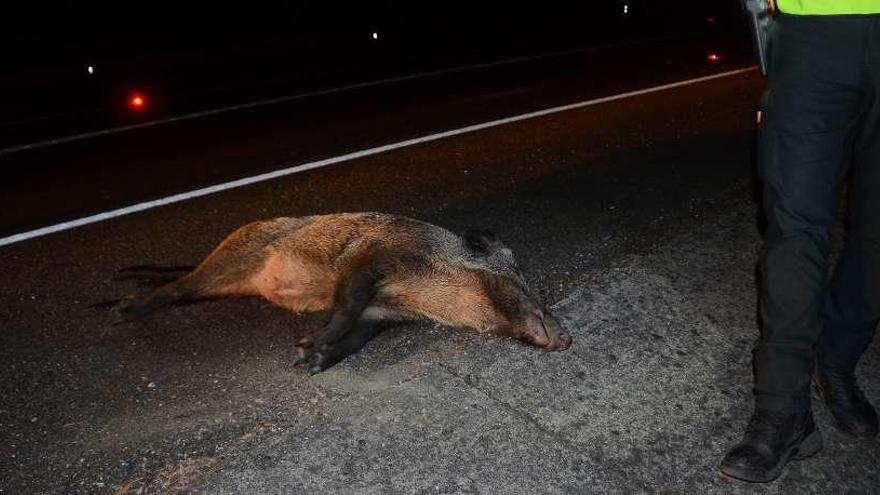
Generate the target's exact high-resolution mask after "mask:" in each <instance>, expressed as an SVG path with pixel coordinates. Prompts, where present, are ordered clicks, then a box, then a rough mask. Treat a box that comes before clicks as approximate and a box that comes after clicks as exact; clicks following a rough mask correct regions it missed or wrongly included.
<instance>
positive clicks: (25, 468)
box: [0, 49, 880, 493]
mask: <svg viewBox="0 0 880 495" xmlns="http://www.w3.org/2000/svg"><path fill="white" fill-rule="evenodd" d="M701 50H702V49H701ZM590 56H598V55H590ZM605 56H608V57H610V55H608V54H605ZM612 58H614V59H615V60H620V57H612ZM582 62H583V60H582V59H580V58H578V57H572V58H566V57H563V58H554V59H552V60H542V61H536V62H530V64H534V65H529V64H525V65H523V66H520V67H519V68H518V69H516V70H514V69H512V68H510V67H505V68H501V69H499V70H501V71H502V72H504V71H509V72H507V75H508V77H507V78H505V77H501V76H499V78H498V81H499V82H498V84H499V85H500V86H499V87H496V88H494V91H490V92H488V93H485V94H482V95H480V94H477V95H476V96H474V95H473V94H472V93H469V92H467V91H465V90H460V91H459V90H457V89H454V88H464V87H467V86H466V85H465V84H464V83H462V84H461V85H458V84H456V85H450V84H448V83H446V82H445V79H441V80H440V82H439V84H437V85H436V86H435V85H433V84H432V83H431V81H417V82H416V83H414V86H412V87H411V86H406V88H399V87H398V88H376V89H371V90H366V91H363V92H355V93H346V94H340V95H335V96H328V97H326V101H323V102H312V101H308V102H300V103H296V104H293V105H291V106H289V107H287V106H285V107H283V108H282V107H277V108H275V107H273V108H271V109H265V114H264V115H263V113H262V112H264V111H263V110H261V111H260V112H255V113H253V114H247V115H241V116H234V115H229V116H226V117H223V119H228V120H223V121H222V122H221V121H207V120H206V121H192V122H189V123H186V124H181V125H180V126H179V127H168V128H155V129H152V130H149V131H136V132H133V133H125V134H120V135H116V136H111V137H107V138H102V139H100V140H95V141H82V142H78V143H72V144H69V145H64V146H59V147H53V148H46V149H43V150H39V151H35V152H28V153H27V154H22V155H19V154H13V155H8V156H4V157H3V158H2V160H4V170H8V168H7V167H5V165H6V164H8V163H9V162H8V161H9V160H15V161H16V162H15V163H18V164H30V165H33V166H35V165H34V164H40V163H44V164H45V163H54V164H57V166H58V167H60V170H64V171H68V170H69V171H72V172H70V173H66V172H65V174H50V173H45V174H43V176H42V177H44V178H46V180H45V181H44V182H41V181H39V180H37V179H35V182H34V183H32V184H28V186H33V189H32V190H30V192H28V191H27V190H26V189H27V186H25V185H24V183H23V182H19V183H18V185H19V187H18V188H15V187H10V186H8V185H7V186H6V190H4V196H3V197H4V201H5V202H6V208H5V211H4V221H3V225H4V229H6V232H7V233H9V232H15V231H19V230H21V229H22V228H26V227H27V228H29V227H33V226H40V225H45V224H47V223H50V222H51V221H52V220H53V219H65V218H71V217H74V216H76V215H78V214H82V213H90V212H95V211H100V210H101V209H102V208H106V207H113V206H117V205H120V204H126V203H129V202H133V201H137V200H141V199H146V198H149V197H153V196H155V195H157V194H167V193H170V192H175V191H178V190H182V189H184V188H186V187H192V186H193V185H202V184H204V183H213V182H215V181H218V180H225V179H227V178H230V177H237V176H241V175H244V174H246V173H252V172H255V171H262V170H267V169H270V168H271V167H272V166H277V165H278V164H279V163H280V162H284V163H290V162H292V163H296V162H298V161H303V160H308V159H313V158H316V157H321V156H327V154H328V153H330V152H332V153H342V152H345V151H350V150H351V149H360V148H362V147H366V146H369V145H375V144H382V143H384V142H390V141H393V140H397V139H402V138H406V137H407V136H412V135H421V134H423V133H425V132H436V131H437V130H444V129H445V128H449V127H454V126H457V125H466V124H469V123H475V122H479V121H481V120H485V119H487V118H497V117H499V116H504V115H510V114H518V113H523V112H526V111H530V110H534V109H536V108H541V107H544V106H549V105H548V104H560V103H566V102H570V101H576V100H578V99H583V98H584V97H595V96H601V95H604V94H613V93H615V92H620V91H625V90H627V89H634V88H637V87H639V86H640V85H643V86H649V85H652V84H655V83H658V82H663V81H669V80H676V79H684V78H687V77H692V76H694V75H700V74H706V73H710V72H712V71H719V70H724V69H723V68H718V67H712V66H707V65H705V64H701V63H697V62H696V61H695V60H693V61H692V63H690V64H685V63H682V64H681V65H677V64H676V63H671V64H666V63H665V61H660V60H658V59H657V58H656V57H653V58H650V59H646V60H645V61H644V63H645V64H646V65H645V67H653V66H651V64H654V63H659V64H660V65H662V66H667V65H669V66H671V68H669V69H665V70H660V69H657V70H656V71H654V72H652V71H650V70H647V69H646V74H651V75H639V74H635V73H626V72H625V71H623V70H622V71H621V72H620V74H619V79H617V80H616V82H615V78H617V77H618V76H612V75H608V74H602V73H597V72H601V71H597V70H596V69H595V67H596V66H590V67H591V68H590V70H587V69H585V68H584V67H585V66H584V65H583V64H582ZM701 62H702V60H701ZM545 64H549V65H550V66H551V67H555V70H556V72H553V71H551V69H550V68H548V66H547V65H545ZM566 64H573V67H569V68H568V69H566ZM726 68H731V67H726ZM632 70H634V71H636V66H635V65H634V66H633V69H632ZM636 72H638V71H636ZM492 73H493V74H494V72H492ZM536 74H537V75H536ZM540 74H545V75H547V76H548V77H549V79H550V80H553V79H559V80H560V81H562V82H559V83H558V84H557V83H550V82H547V81H548V78H547V77H539V75H540ZM572 74H579V76H577V77H575V76H574V75H572ZM502 75H503V74H502ZM569 75H571V78H570V79H568V78H567V77H568V76H569ZM513 76H516V77H517V78H518V77H522V78H523V79H522V81H523V84H522V86H518V85H517V84H516V83H515V82H513V81H512V80H511V79H510V78H511V77H513ZM556 76H559V77H558V78H556ZM636 76H638V77H636ZM455 77H460V78H462V80H463V81H467V80H468V76H467V74H457V75H455ZM471 77H474V78H476V79H477V80H476V81H471V83H472V84H473V87H474V88H480V87H483V86H482V85H483V84H485V83H486V80H484V79H483V78H484V77H488V76H487V75H486V73H481V75H475V74H471ZM529 77H533V78H534V80H530V79H528V78H529ZM514 79H516V78H514ZM517 80H519V79H517ZM540 81H545V84H541V83H540ZM437 82H438V81H434V83H437ZM762 84H763V82H762V80H761V79H760V78H759V77H758V76H757V75H756V74H755V73H746V74H742V75H739V76H732V77H728V78H723V79H718V80H715V81H711V82H704V83H700V84H696V85H692V86H688V87H684V88H679V89H673V90H668V91H664V92H661V93H654V94H649V95H644V96H639V97H634V98H628V99H624V100H619V101H615V102H613V103H608V104H604V105H598V106H592V107H587V108H584V109H579V110H573V111H568V112H563V113H558V114H554V115H550V116H546V117H542V118H536V119H531V120H527V121H522V122H518V123H515V124H510V125H505V126H500V127H495V128H492V129H487V130H484V131H480V132H475V133H470V134H465V135H461V136H457V137H453V138H448V139H443V140H438V141H434V142H431V143H426V144H422V145H418V146H413V147H408V148H404V149H400V150H397V151H394V152H389V153H384V154H380V155H376V156H372V157H368V158H364V159H359V160H354V161H351V162H347V163H345V164H340V165H337V166H333V167H328V168H324V169H320V170H314V171H311V172H307V173H303V174H297V175H293V176H289V177H286V178H283V179H278V180H274V181H270V182H265V183H261V184H257V185H253V186H249V187H246V188H241V189H236V190H232V191H227V192H224V193H221V194H217V195H212V196H207V197H203V198H198V199H194V200H191V201H187V202H183V203H179V204H175V205H170V206H166V207H162V208H157V209H154V210H150V211H146V212H142V213H138V214H135V215H131V216H126V217H122V218H118V219H115V220H110V221H106V222H102V223H97V224H93V225H89V226H85V227H81V228H78V229H75V230H70V231H67V232H62V233H58V234H54V235H50V236H46V237H42V238H38V239H33V240H29V241H25V242H22V243H18V244H14V245H10V246H5V247H2V248H0V250H2V251H0V253H2V254H0V273H2V274H3V283H2V285H0V322H2V329H0V339H2V340H0V363H2V365H0V380H2V382H0V401H2V402H0V425H2V429H0V456H2V457H0V480H2V481H0V489H2V491H3V493H162V492H165V491H173V490H176V489H183V490H186V491H191V492H199V493H315V492H321V493H351V492H358V493H752V492H758V493H828V492H834V493H838V492H840V493H869V492H872V491H877V486H880V474H878V471H877V466H878V465H880V446H878V442H877V441H876V440H873V441H870V442H863V443H858V442H854V441H850V440H848V439H847V438H846V437H844V436H843V435H841V434H838V433H837V432H836V431H834V430H833V429H832V428H831V425H830V422H829V418H828V416H827V414H825V412H824V409H823V408H822V406H821V405H819V404H817V405H816V409H817V412H818V417H819V422H820V427H821V428H822V429H823V431H824V432H825V438H826V447H825V450H824V451H823V452H822V453H821V454H820V455H819V456H817V457H815V458H813V459H809V460H806V461H802V462H798V463H794V464H793V465H792V466H791V468H790V469H789V470H788V471H787V472H786V473H785V474H784V475H783V476H782V478H780V480H779V481H777V482H775V483H773V484H770V485H765V486H754V485H747V484H742V483H740V482H735V481H732V480H728V479H726V478H723V477H722V476H721V475H719V474H718V472H717V464H718V462H719V461H720V458H721V456H722V455H723V453H724V451H725V450H726V448H727V447H729V446H730V445H731V444H732V443H733V442H735V441H736V440H737V439H738V438H739V435H740V434H741V431H742V428H743V427H744V425H745V422H746V421H747V419H748V414H749V412H750V408H751V400H752V399H751V395H750V387H751V370H750V357H751V355H750V349H751V345H752V343H753V341H754V339H755V337H756V335H757V325H756V322H755V300H756V295H755V289H754V262H755V260H756V259H757V249H758V246H759V242H760V236H759V229H758V222H757V216H758V215H757V208H758V205H757V204H756V203H755V194H754V190H755V179H754V177H753V174H752V170H753V168H752V149H753V118H754V113H753V111H754V105H755V102H756V100H757V97H758V95H759V93H760V91H761V88H762ZM510 87H515V88H518V89H509V88H510ZM373 91H380V92H382V91H385V92H387V93H383V95H382V96H379V95H376V94H375V93H373ZM422 91H424V92H422ZM432 91H433V93H432ZM477 93H479V91H478V92H477ZM440 94H442V95H444V96H443V97H442V98H440V97H437V98H428V97H427V95H434V96H437V95H440ZM389 95H398V96H400V100H398V99H395V98H391V96H389ZM571 97H574V99H571ZM410 98H411V99H410ZM392 101H393V102H394V103H389V102H392ZM323 104H326V105H327V106H328V107H329V108H333V109H335V110H334V111H333V112H330V111H329V110H328V112H327V113H324V112H319V111H318V110H319V109H321V108H323V107H321V105H323ZM303 106H304V107H305V108H309V109H311V110H312V111H311V112H305V113H304V112H303ZM365 109H366V110H365ZM260 115H263V117H261V116H260ZM444 116H445V117H444ZM263 119H265V120H263ZM435 119H438V120H435ZM211 129H214V130H217V132H216V133H213V131H211ZM231 130H237V131H238V132H240V133H241V134H242V135H241V136H238V134H237V133H236V132H231ZM220 131H223V132H220ZM331 131H332V132H331ZM174 136H176V139H172V137H174ZM192 136H195V137H196V138H197V139H194V138H193V137H192ZM237 136H238V137H237ZM292 136H295V137H292ZM307 145H310V146H311V147H310V146H307ZM285 157H286V158H285ZM221 158H222V160H221V162H220V163H218V164H217V166H216V167H214V166H213V165H212V163H214V161H215V159H216V160H220V159H221ZM255 159H256V160H255ZM279 159H280V160H279ZM255 161H256V163H255V164H254V162H255ZM90 163H94V164H95V166H96V167H97V168H99V169H100V170H101V171H102V172H101V173H98V172H97V171H94V170H92V169H91V168H90V166H89V164H90ZM247 163H250V164H251V165H247ZM114 164H115V165H116V166H119V167H122V166H123V165H122V164H127V165H125V166H126V168H125V171H124V172H122V171H121V172H120V173H119V174H117V175H116V176H114V177H115V178H114V179H113V180H108V181H105V182H102V180H104V179H105V178H106V177H109V176H110V175H113V174H109V173H108V172H107V170H108V167H111V168H112V167H113V166H114ZM131 164H136V166H135V165H131ZM33 166H32V167H31V169H32V171H33ZM129 166H131V167H132V168H128V167H129ZM190 166H191V167H192V168H190ZM177 170H180V171H181V175H182V176H184V177H181V178H179V180H177V179H175V174H174V172H175V171H177ZM194 171H195V172H194ZM199 171H202V172H203V173H202V172H199ZM34 173H35V172H34ZM21 174H22V175H21V176H20V177H33V176H28V175H27V174H26V173H25V172H21ZM80 174H81V175H82V177H81V178H79V179H78V177H79V175H80ZM56 176H57V177H56ZM63 177H67V179H66V180H64V178H63ZM151 178H153V179H154V180H150V179H151ZM28 180H30V179H28ZM77 181H81V182H77ZM101 184H106V188H107V191H109V192H108V193H107V194H104V193H103V192H99V191H103V189H101V187H104V186H101ZM118 184H122V185H121V186H118V187H117V185H118ZM16 189H18V190H19V191H16ZM96 193H97V194H96ZM361 210H374V211H386V212H392V213H398V214H405V215H409V216H413V217H417V218H419V219H422V220H426V221H430V222H434V223H438V224H440V225H444V226H446V227H448V228H450V229H452V230H462V229H464V228H465V227H470V226H480V227H485V228H490V229H492V230H494V231H495V232H496V233H498V235H499V236H500V237H501V238H502V239H503V240H505V241H506V242H507V243H508V244H509V245H510V246H511V248H512V249H513V250H514V252H515V253H516V254H517V256H518V258H519V260H520V264H521V265H522V268H523V272H524V274H525V276H526V278H527V279H528V280H529V281H530V282H531V284H532V285H533V287H534V288H535V289H536V291H537V292H538V293H539V294H540V296H541V297H542V298H543V299H545V300H546V301H547V302H548V303H550V304H551V305H552V307H553V308H554V309H555V312H556V313H557V314H558V315H559V316H560V317H561V318H562V320H563V323H564V325H566V326H567V327H568V328H569V329H570V331H571V333H572V335H573V337H574V344H573V345H572V348H571V349H570V350H568V351H566V352H563V353H552V354H548V353H543V352H540V351H537V350H535V349H532V348H529V347H525V346H523V345H520V344H518V343H516V342H512V341H509V340H505V339H501V338H485V337H480V336H477V335H475V334H473V333H471V332H467V331H464V330H457V329H449V328H443V327H435V326H430V325H423V324H412V325H406V326H403V327H401V328H398V329H394V330H391V331H389V332H386V333H384V334H383V335H381V336H379V337H378V338H377V339H376V340H375V341H374V342H372V343H370V344H369V345H368V346H367V347H366V348H365V349H364V350H363V351H362V352H360V353H359V354H357V355H355V356H352V357H351V358H349V359H347V360H345V361H344V362H342V363H340V364H339V365H338V366H336V367H334V368H332V369H331V370H329V371H327V372H325V373H322V374H320V375H316V376H314V377H309V376H308V374H307V373H306V371H305V370H303V369H300V368H296V367H293V366H291V364H290V363H291V361H292V359H293V357H294V351H293V343H294V342H296V340H297V339H298V337H299V336H300V335H301V334H302V333H303V332H304V331H306V329H308V328H310V326H312V325H314V324H315V322H316V321H317V318H316V317H314V316H308V315H304V316H299V317H297V316H292V315H290V314H287V313H285V312H283V311H280V310H278V309H276V308H272V307H270V306H269V305H268V304H266V303H263V302H261V301H257V300H225V301H214V302H209V303H204V304H198V305H192V306H186V307H181V308H176V309H174V310H171V311H169V312H166V313H163V314H161V315H159V316H157V317H156V318H155V319H153V320H151V321H149V322H144V323H140V324H131V325H124V326H112V325H111V321H112V319H113V316H112V315H111V314H109V313H108V312H107V311H104V310H100V309H93V308H91V307H90V305H92V304H94V303H96V302H100V301H105V300H108V299H113V298H117V297H119V296H121V295H123V294H126V293H129V292H131V291H133V290H136V288H134V287H132V286H130V285H126V284H125V283H122V282H119V281H116V280H114V277H115V276H116V275H117V270H119V269H120V268H123V267H126V266H131V265H138V264H144V263H155V264H160V265H186V264H193V263H195V262H197V261H198V260H200V259H201V258H202V257H203V256H204V255H205V254H206V253H208V252H209V251H210V250H211V249H212V248H213V247H214V246H215V245H216V243H217V242H219V241H220V240H221V239H222V238H223V237H224V236H225V235H226V234H228V233H229V232H230V231H231V230H233V229H234V228H236V227H237V226H239V225H241V224H243V223H245V222H248V221H251V220H254V219H258V218H266V217H273V216H279V215H307V214H314V213H322V212H334V211H361ZM878 370H880V348H878V346H877V345H875V346H873V347H872V349H871V350H870V351H869V352H868V354H867V355H866V357H865V359H864V364H863V366H862V368H861V372H862V374H863V377H864V378H865V379H864V383H865V385H866V389H867V390H866V391H867V395H868V396H869V398H871V399H873V400H874V402H875V403H877V402H880V381H878V380H877V379H876V378H877V376H878Z"/></svg>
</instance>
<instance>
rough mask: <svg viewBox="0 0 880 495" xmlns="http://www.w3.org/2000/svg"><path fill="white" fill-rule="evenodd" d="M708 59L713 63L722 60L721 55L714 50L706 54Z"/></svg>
mask: <svg viewBox="0 0 880 495" xmlns="http://www.w3.org/2000/svg"><path fill="white" fill-rule="evenodd" d="M706 60H708V61H709V62H712V63H713V64H714V63H718V62H721V55H719V54H717V53H714V52H713V53H710V54H709V55H706Z"/></svg>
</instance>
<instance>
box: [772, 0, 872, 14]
mask: <svg viewBox="0 0 880 495" xmlns="http://www.w3.org/2000/svg"><path fill="white" fill-rule="evenodd" d="M776 3H777V4H778V5H779V10H781V11H783V12H785V13H786V14H795V15H835V14H880V0H777V2H776Z"/></svg>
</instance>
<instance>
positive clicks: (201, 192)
mask: <svg viewBox="0 0 880 495" xmlns="http://www.w3.org/2000/svg"><path fill="white" fill-rule="evenodd" d="M755 69H757V67H755V66H752V67H746V68H744V69H737V70H732V71H727V72H721V73H718V74H713V75H710V76H704V77H698V78H695V79H688V80H685V81H678V82H674V83H669V84H663V85H660V86H653V87H650V88H645V89H640V90H636V91H630V92H627V93H621V94H616V95H611V96H605V97H602V98H596V99H592V100H586V101H580V102H577V103H571V104H568V105H562V106H557V107H552V108H547V109H544V110H538V111H536V112H529V113H524V114H520V115H515V116H513V117H507V118H503V119H498V120H492V121H490V122H483V123H481V124H474V125H470V126H467V127H461V128H458V129H452V130H449V131H445V132H439V133H436V134H429V135H427V136H421V137H417V138H413V139H407V140H405V141H400V142H397V143H391V144H386V145H383V146H378V147H375V148H369V149H365V150H360V151H355V152H352V153H346V154H344V155H339V156H334V157H331V158H325V159H323V160H318V161H314V162H308V163H303V164H300V165H294V166H292V167H287V168H282V169H279V170H275V171H273V172H267V173H264V174H260V175H254V176H252V177H245V178H242V179H237V180H233V181H230V182H223V183H221V184H216V185H213V186H208V187H203V188H200V189H195V190H193V191H188V192H183V193H180V194H174V195H172V196H166V197H164V198H159V199H155V200H152V201H146V202H143V203H138V204H134V205H131V206H126V207H124V208H119V209H116V210H111V211H107V212H104V213H98V214H96V215H90V216H87V217H83V218H78V219H76V220H70V221H68V222H62V223H58V224H55V225H50V226H48V227H43V228H40V229H35V230H30V231H27V232H21V233H19V234H14V235H11V236H8V237H3V238H0V246H6V245H9V244H14V243H16V242H21V241H25V240H27V239H33V238H36V237H42V236H45V235H48V234H52V233H55V232H61V231H64V230H69V229H73V228H76V227H81V226H83V225H88V224H92V223H97V222H102V221H104V220H109V219H111V218H116V217H121V216H123V215H128V214H131V213H137V212H139V211H145V210H150V209H153V208H157V207H159V206H164V205H169V204H173V203H179V202H181V201H186V200H189V199H193V198H198V197H201V196H207V195H209V194H214V193H218V192H221V191H227V190H230V189H236V188H239V187H244V186H248V185H251V184H256V183H258V182H265V181H268V180H272V179H277V178H279V177H285V176H288V175H293V174H298V173H300V172H305V171H307V170H314V169H317V168H323V167H327V166H329V165H334V164H337V163H342V162H347V161H350V160H355V159H358V158H364V157H367V156H372V155H378V154H380V153H385V152H388V151H393V150H397V149H401V148H406V147H409V146H414V145H417V144H422V143H428V142H431V141H437V140H439V139H445V138H448V137H452V136H458V135H461V134H467V133H469V132H475V131H480V130H483V129H489V128H491V127H498V126H502V125H506V124H511V123H514V122H519V121H522V120H527V119H533V118H536V117H543V116H546V115H551V114H555V113H560V112H566V111H569V110H576V109H579V108H584V107H589V106H593V105H600V104H602V103H608V102H611V101H615V100H622V99H625V98H632V97H635V96H640V95H645V94H649V93H656V92H658V91H665V90H668V89H673V88H680V87H682V86H688V85H692V84H698V83H701V82H705V81H711V80H713V79H720V78H723V77H730V76H735V75H738V74H743V73H746V72H752V71H754V70H755Z"/></svg>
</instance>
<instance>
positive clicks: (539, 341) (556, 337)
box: [524, 309, 571, 351]
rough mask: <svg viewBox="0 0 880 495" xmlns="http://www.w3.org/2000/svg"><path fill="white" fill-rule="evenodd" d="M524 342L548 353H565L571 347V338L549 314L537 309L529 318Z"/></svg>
mask: <svg viewBox="0 0 880 495" xmlns="http://www.w3.org/2000/svg"><path fill="white" fill-rule="evenodd" d="M526 327H527V330H526V334H525V336H524V340H525V341H526V342H528V343H530V344H532V345H534V346H537V347H541V348H543V349H544V350H547V351H564V350H566V349H568V348H569V347H570V346H571V336H570V335H569V334H568V333H566V332H565V330H563V329H562V326H561V325H560V324H559V322H558V321H556V318H554V317H553V315H551V314H550V313H549V312H547V311H546V310H542V309H535V310H533V311H532V314H531V315H530V316H529V318H528V323H527V325H526Z"/></svg>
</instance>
